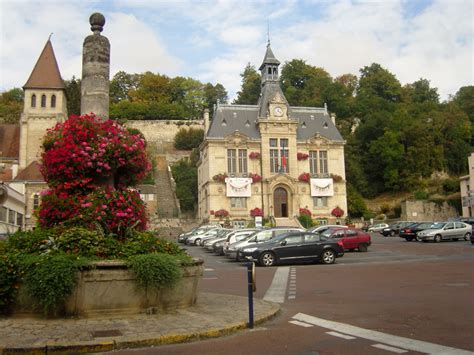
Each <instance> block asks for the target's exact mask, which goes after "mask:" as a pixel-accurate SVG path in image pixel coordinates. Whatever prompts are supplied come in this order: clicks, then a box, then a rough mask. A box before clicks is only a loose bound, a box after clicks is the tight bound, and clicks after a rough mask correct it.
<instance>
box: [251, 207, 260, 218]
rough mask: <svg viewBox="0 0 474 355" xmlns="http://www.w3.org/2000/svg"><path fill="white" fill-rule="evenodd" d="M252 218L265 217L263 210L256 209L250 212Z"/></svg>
mask: <svg viewBox="0 0 474 355" xmlns="http://www.w3.org/2000/svg"><path fill="white" fill-rule="evenodd" d="M250 216H251V217H257V216H263V210H262V209H261V208H258V207H255V208H254V209H251V210H250Z"/></svg>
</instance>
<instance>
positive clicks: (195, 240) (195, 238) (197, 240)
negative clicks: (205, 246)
mask: <svg viewBox="0 0 474 355" xmlns="http://www.w3.org/2000/svg"><path fill="white" fill-rule="evenodd" d="M221 229H222V228H212V229H209V230H207V231H205V232H204V233H200V234H193V235H191V236H189V237H188V238H187V239H186V244H187V245H201V243H202V241H203V240H206V239H209V238H213V237H215V236H216V235H217V234H218V233H219V232H220V231H221Z"/></svg>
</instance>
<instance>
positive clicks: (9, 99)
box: [0, 88, 24, 123]
mask: <svg viewBox="0 0 474 355" xmlns="http://www.w3.org/2000/svg"><path fill="white" fill-rule="evenodd" d="M23 97H24V93H23V90H22V89H20V88H13V89H11V90H8V91H5V92H3V93H2V94H1V96H0V122H1V121H3V122H4V123H17V122H19V120H20V116H21V113H22V111H23Z"/></svg>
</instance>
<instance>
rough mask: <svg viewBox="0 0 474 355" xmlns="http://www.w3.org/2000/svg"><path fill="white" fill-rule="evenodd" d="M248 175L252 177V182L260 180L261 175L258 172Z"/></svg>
mask: <svg viewBox="0 0 474 355" xmlns="http://www.w3.org/2000/svg"><path fill="white" fill-rule="evenodd" d="M249 177H250V178H251V179H252V183H255V182H259V181H262V177H261V176H260V175H258V174H253V173H250V174H249Z"/></svg>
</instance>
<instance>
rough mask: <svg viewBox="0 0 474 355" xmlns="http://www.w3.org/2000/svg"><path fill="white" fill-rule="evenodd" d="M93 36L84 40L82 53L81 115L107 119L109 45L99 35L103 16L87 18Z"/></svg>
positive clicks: (103, 22)
mask: <svg viewBox="0 0 474 355" xmlns="http://www.w3.org/2000/svg"><path fill="white" fill-rule="evenodd" d="M89 22H90V24H91V30H92V32H94V34H92V35H89V36H87V37H86V38H85V39H84V45H83V52H82V82H81V115H83V114H89V113H91V112H93V113H95V114H96V116H97V117H99V118H100V119H106V118H108V117H109V75H110V43H109V40H108V39H107V37H104V36H102V35H101V34H100V33H101V32H102V30H103V26H104V24H105V17H104V15H102V14H100V13H98V12H96V13H93V14H92V15H91V17H90V18H89Z"/></svg>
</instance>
